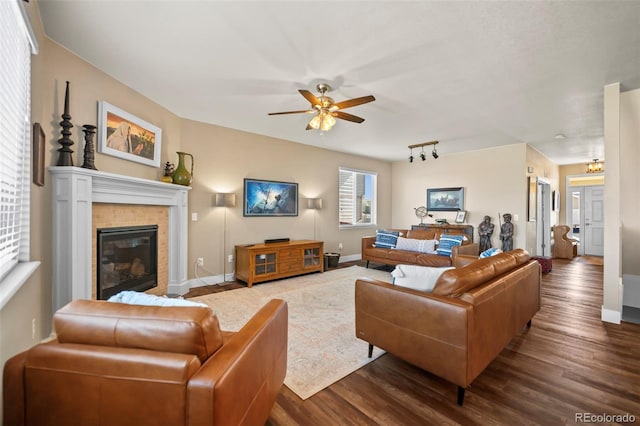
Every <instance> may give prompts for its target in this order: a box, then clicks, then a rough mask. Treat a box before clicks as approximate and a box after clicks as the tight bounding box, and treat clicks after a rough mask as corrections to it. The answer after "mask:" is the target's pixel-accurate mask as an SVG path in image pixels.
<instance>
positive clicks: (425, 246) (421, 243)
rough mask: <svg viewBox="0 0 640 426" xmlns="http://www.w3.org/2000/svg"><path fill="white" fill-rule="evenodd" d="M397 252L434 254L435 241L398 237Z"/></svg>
mask: <svg viewBox="0 0 640 426" xmlns="http://www.w3.org/2000/svg"><path fill="white" fill-rule="evenodd" d="M395 248H396V249H397V250H409V251H416V252H418V253H435V252H436V240H419V239H416V238H404V237H398V242H397V243H396V247H395Z"/></svg>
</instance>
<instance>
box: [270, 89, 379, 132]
mask: <svg viewBox="0 0 640 426" xmlns="http://www.w3.org/2000/svg"><path fill="white" fill-rule="evenodd" d="M316 89H317V90H318V92H320V96H318V97H316V96H315V95H314V94H313V93H311V92H310V91H308V90H298V92H300V94H301V95H302V96H304V97H305V99H306V100H308V101H309V102H310V103H311V109H306V110H301V111H285V112H270V113H269V115H281V114H301V113H305V114H316V115H315V116H314V117H313V118H312V119H311V121H309V124H307V129H306V130H310V129H320V130H322V131H327V130H331V128H332V127H333V125H334V124H336V118H340V119H342V120H347V121H352V122H354V123H362V122H363V121H364V118H361V117H358V116H355V115H353V114H348V113H346V112H343V111H341V110H343V109H345V108H351V107H354V106H357V105H362V104H366V103H368V102H372V101H375V100H376V98H374V97H373V96H372V95H369V96H363V97H361V98H353V99H347V100H346V101H342V102H337V103H336V102H334V100H333V99H332V98H330V97H329V96H326V93H327V92H329V91H331V87H330V86H329V85H328V84H324V83H320V84H318V85H316ZM334 117H335V118H334Z"/></svg>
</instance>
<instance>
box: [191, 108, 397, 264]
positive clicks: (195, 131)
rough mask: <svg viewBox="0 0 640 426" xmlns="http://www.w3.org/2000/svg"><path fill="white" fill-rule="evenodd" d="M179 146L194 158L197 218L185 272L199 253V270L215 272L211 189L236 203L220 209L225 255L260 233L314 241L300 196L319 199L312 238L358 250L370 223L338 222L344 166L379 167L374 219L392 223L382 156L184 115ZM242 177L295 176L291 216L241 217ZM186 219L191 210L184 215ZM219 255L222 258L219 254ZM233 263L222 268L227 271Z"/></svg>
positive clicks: (216, 233) (218, 246)
mask: <svg viewBox="0 0 640 426" xmlns="http://www.w3.org/2000/svg"><path fill="white" fill-rule="evenodd" d="M182 139H183V144H182V149H183V150H184V151H186V152H189V153H191V154H192V155H193V156H194V158H195V168H194V181H193V183H192V187H193V189H192V190H191V191H190V193H189V210H190V213H198V221H197V222H193V221H192V222H190V223H189V265H190V276H193V266H194V265H195V260H196V258H198V257H203V258H204V262H205V264H204V266H205V268H204V269H206V271H203V272H202V275H209V274H208V273H207V272H210V273H212V274H216V275H217V274H222V262H223V255H222V253H223V225H224V215H225V211H224V208H215V207H212V200H213V194H214V193H216V192H233V193H235V194H236V207H234V208H229V209H228V210H227V218H226V219H227V242H226V255H228V254H233V247H234V245H236V244H248V243H256V242H262V241H263V240H264V239H266V238H280V237H289V238H291V239H313V236H314V211H313V210H308V209H306V202H305V201H304V200H305V199H306V198H322V200H323V207H322V209H321V210H317V211H316V212H315V213H316V214H317V217H316V229H317V239H319V240H322V241H324V243H325V251H337V250H338V244H339V243H343V246H344V249H343V251H342V254H343V255H344V256H353V255H356V256H357V255H359V253H360V240H361V237H362V236H364V235H370V234H371V233H372V232H374V229H375V227H369V228H357V229H339V228H338V168H339V167H340V166H347V167H351V168H356V169H362V170H368V171H373V172H377V173H378V223H379V224H381V226H389V225H390V224H391V207H390V206H391V165H390V163H388V162H386V161H380V160H374V159H371V158H366V157H358V156H354V155H349V154H343V153H339V152H335V151H329V150H326V149H321V148H315V147H311V146H307V145H302V144H297V143H293V142H287V141H283V140H279V139H274V138H270V137H266V136H261V135H256V134H252V133H246V132H241V131H238V130H233V129H229V128H225V127H219V126H213V125H209V124H204V123H200V122H196V121H189V120H184V121H183V127H182ZM244 178H255V179H269V180H279V181H286V182H297V183H298V191H299V198H300V203H299V208H298V216H297V217H273V218H260V217H243V215H242V197H243V182H244V181H243V180H244ZM189 216H190V217H191V215H189ZM226 255H225V256H224V257H226ZM232 269H233V265H232V264H228V265H227V266H226V272H227V273H229V272H231V271H232Z"/></svg>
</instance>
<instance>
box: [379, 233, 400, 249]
mask: <svg viewBox="0 0 640 426" xmlns="http://www.w3.org/2000/svg"><path fill="white" fill-rule="evenodd" d="M399 236H400V232H399V231H389V230H387V229H378V230H377V231H376V242H375V243H373V245H374V247H378V248H394V247H395V246H396V243H397V241H398V237H399Z"/></svg>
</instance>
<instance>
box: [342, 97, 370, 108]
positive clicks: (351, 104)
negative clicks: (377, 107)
mask: <svg viewBox="0 0 640 426" xmlns="http://www.w3.org/2000/svg"><path fill="white" fill-rule="evenodd" d="M375 100H376V98H374V97H373V95H369V96H363V97H361V98H353V99H347V100H346V101H342V102H338V103H336V104H333V106H334V107H338V109H345V108H351V107H354V106H356V105H362V104H366V103H367V102H373V101H375Z"/></svg>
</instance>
